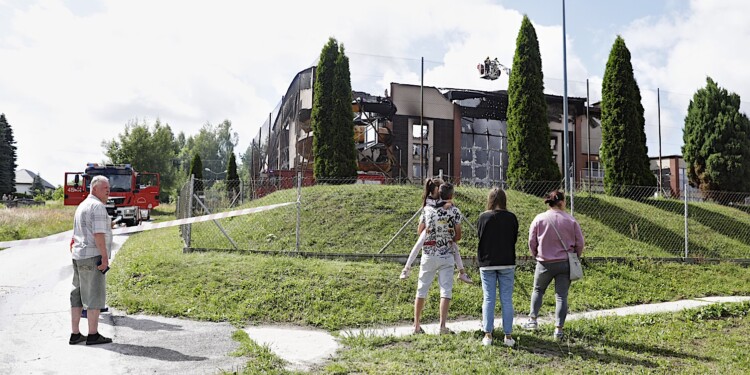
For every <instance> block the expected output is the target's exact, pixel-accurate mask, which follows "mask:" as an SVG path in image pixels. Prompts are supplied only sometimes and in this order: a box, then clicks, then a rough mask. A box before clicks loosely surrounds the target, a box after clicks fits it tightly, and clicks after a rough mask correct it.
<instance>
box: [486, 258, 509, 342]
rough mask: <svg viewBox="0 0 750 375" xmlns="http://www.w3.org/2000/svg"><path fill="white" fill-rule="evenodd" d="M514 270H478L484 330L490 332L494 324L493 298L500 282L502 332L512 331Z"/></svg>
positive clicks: (507, 333) (494, 298)
mask: <svg viewBox="0 0 750 375" xmlns="http://www.w3.org/2000/svg"><path fill="white" fill-rule="evenodd" d="M515 274H516V270H515V269H513V268H506V269H502V270H490V271H485V270H480V271H479V275H480V277H481V278H482V292H483V294H484V302H483V303H482V325H483V326H484V332H485V333H487V332H492V330H493V328H494V325H495V300H496V297H495V296H496V294H495V290H497V287H498V284H500V285H499V286H500V307H501V309H502V310H503V332H504V333H505V334H506V335H510V334H511V333H512V332H513V284H514V283H515Z"/></svg>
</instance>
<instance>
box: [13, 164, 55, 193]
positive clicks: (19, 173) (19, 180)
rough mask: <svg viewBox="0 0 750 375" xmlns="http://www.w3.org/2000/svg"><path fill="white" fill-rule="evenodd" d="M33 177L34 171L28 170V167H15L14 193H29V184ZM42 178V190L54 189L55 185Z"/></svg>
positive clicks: (32, 181) (34, 175) (31, 182)
mask: <svg viewBox="0 0 750 375" xmlns="http://www.w3.org/2000/svg"><path fill="white" fill-rule="evenodd" d="M34 177H36V173H34V172H32V171H30V170H28V169H17V170H16V193H20V194H30V193H31V185H32V184H33V183H34ZM41 180H42V186H44V190H50V189H51V190H55V186H54V185H52V184H50V183H49V182H48V181H47V180H45V179H43V178H42V179H41Z"/></svg>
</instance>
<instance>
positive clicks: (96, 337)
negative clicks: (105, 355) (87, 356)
mask: <svg viewBox="0 0 750 375" xmlns="http://www.w3.org/2000/svg"><path fill="white" fill-rule="evenodd" d="M111 342H112V339H110V338H106V337H104V336H102V335H100V334H98V333H92V334H89V337H88V338H87V339H86V345H99V344H109V343H111Z"/></svg>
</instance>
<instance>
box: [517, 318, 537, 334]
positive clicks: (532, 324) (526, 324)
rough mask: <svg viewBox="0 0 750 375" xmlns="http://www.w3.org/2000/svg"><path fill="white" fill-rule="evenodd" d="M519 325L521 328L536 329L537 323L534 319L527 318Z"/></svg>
mask: <svg viewBox="0 0 750 375" xmlns="http://www.w3.org/2000/svg"><path fill="white" fill-rule="evenodd" d="M521 327H523V329H528V330H530V331H535V330H536V329H537V327H538V324H537V322H536V320H534V319H531V318H529V320H527V321H525V322H523V324H521Z"/></svg>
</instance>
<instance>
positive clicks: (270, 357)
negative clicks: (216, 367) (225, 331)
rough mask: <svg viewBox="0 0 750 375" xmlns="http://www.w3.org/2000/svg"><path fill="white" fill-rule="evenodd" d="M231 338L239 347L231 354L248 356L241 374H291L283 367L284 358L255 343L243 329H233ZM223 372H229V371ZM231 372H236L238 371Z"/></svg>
mask: <svg viewBox="0 0 750 375" xmlns="http://www.w3.org/2000/svg"><path fill="white" fill-rule="evenodd" d="M232 339H234V340H235V341H237V342H239V343H240V347H239V349H237V351H235V352H234V353H231V355H233V356H235V357H249V358H250V360H249V361H248V362H247V365H246V366H245V367H244V368H243V369H242V371H241V373H242V374H268V375H273V374H291V372H289V371H286V370H285V369H284V366H285V363H284V360H282V359H281V358H279V357H277V356H276V355H275V354H273V353H272V352H271V350H270V349H269V348H268V347H266V346H260V345H258V344H256V343H255V342H254V341H253V340H251V339H250V337H249V336H248V335H247V333H246V332H245V331H241V330H238V331H235V332H234V334H233V335H232ZM224 373H225V374H229V372H224ZM231 373H232V374H236V373H238V371H233V372H231Z"/></svg>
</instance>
